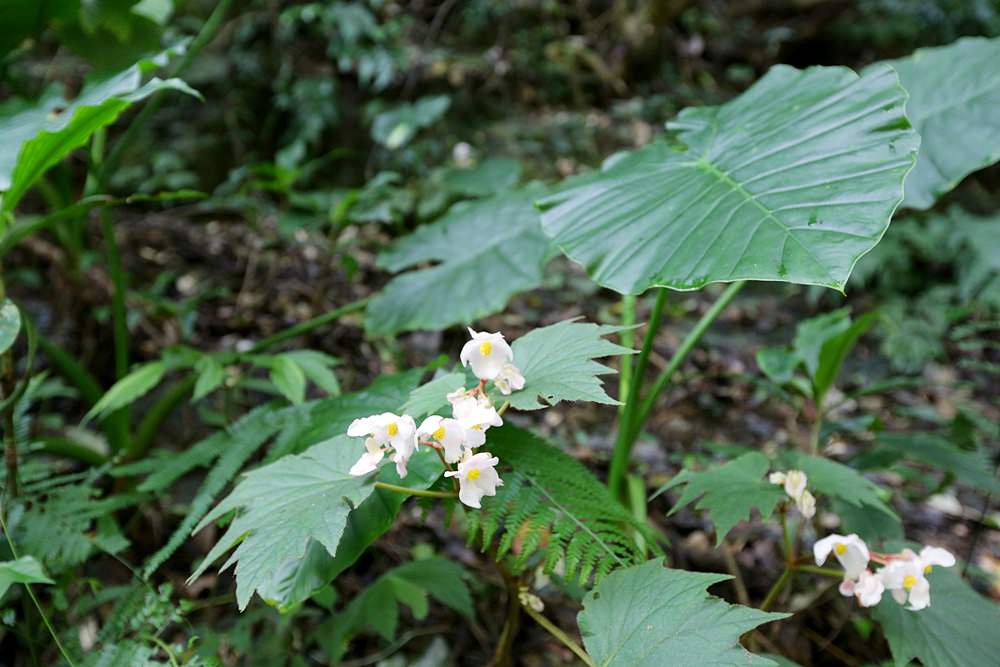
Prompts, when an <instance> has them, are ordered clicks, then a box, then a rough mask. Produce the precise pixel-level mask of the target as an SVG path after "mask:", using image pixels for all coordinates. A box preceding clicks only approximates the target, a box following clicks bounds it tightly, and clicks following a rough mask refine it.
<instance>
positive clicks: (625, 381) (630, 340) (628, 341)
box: [618, 294, 636, 419]
mask: <svg viewBox="0 0 1000 667" xmlns="http://www.w3.org/2000/svg"><path fill="white" fill-rule="evenodd" d="M635 301H636V298H635V295H634V294H626V295H625V296H623V297H622V326H623V327H628V328H627V329H625V330H624V331H622V333H621V344H622V346H623V347H627V348H629V349H632V348H633V347H634V346H635V329H633V328H632V325H634V324H635ZM619 358H620V359H621V370H619V371H618V396H619V398H621V399H624V398H625V397H626V396H628V392H629V387H630V386H631V385H632V355H631V354H625V355H622V356H621V357H619ZM625 405H626V403H625V401H624V400H623V401H622V403H621V405H619V406H618V418H619V419H621V416H622V415H623V414H624V413H625Z"/></svg>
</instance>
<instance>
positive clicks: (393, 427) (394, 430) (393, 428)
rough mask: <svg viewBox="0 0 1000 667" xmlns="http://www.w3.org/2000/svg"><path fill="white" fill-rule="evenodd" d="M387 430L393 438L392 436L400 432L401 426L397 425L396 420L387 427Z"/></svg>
mask: <svg viewBox="0 0 1000 667" xmlns="http://www.w3.org/2000/svg"><path fill="white" fill-rule="evenodd" d="M385 432H386V433H388V434H389V437H390V438H391V437H392V436H394V435H396V434H397V433H399V426H397V425H396V422H392V423H390V424H389V425H388V426H386V427H385Z"/></svg>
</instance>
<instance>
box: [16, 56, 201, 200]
mask: <svg viewBox="0 0 1000 667" xmlns="http://www.w3.org/2000/svg"><path fill="white" fill-rule="evenodd" d="M182 51H183V49H182V48H179V47H175V48H173V49H168V50H166V51H164V52H163V53H161V54H160V55H158V56H156V57H155V58H152V59H144V60H140V61H139V62H138V63H136V64H135V65H133V66H131V67H129V68H128V69H125V70H123V71H121V72H118V73H116V74H113V75H110V76H107V77H105V78H102V79H100V80H99V81H94V82H91V83H89V84H88V85H86V86H85V87H84V89H83V91H81V93H80V94H79V95H78V96H77V97H76V98H75V99H73V100H72V101H68V100H66V99H64V98H63V96H62V94H61V92H60V91H59V86H58V85H54V86H51V87H49V89H48V90H47V91H46V92H45V93H44V94H43V96H42V98H41V99H40V100H38V101H37V102H35V103H28V102H25V101H24V100H18V99H14V100H10V101H9V102H7V103H5V104H3V105H0V143H2V144H3V146H4V150H3V151H2V152H0V192H2V193H3V201H2V204H0V210H2V211H11V210H13V209H14V207H15V206H16V205H17V203H18V202H19V201H20V199H21V197H23V196H24V194H25V192H27V191H28V189H29V188H30V187H31V186H32V185H33V184H34V183H35V181H36V180H37V179H38V178H39V177H40V176H41V175H42V174H43V173H45V171H46V170H48V168H49V167H51V166H53V165H54V164H56V163H57V162H59V161H60V160H62V159H63V158H64V157H66V156H67V155H69V154H70V153H71V152H72V151H74V150H75V149H77V148H79V147H80V146H82V145H83V144H84V143H86V142H87V141H88V140H89V139H90V137H91V136H92V135H93V134H94V132H96V131H97V130H99V129H101V128H102V127H105V126H107V125H110V124H111V123H113V122H115V120H116V119H117V118H118V115H119V114H120V113H121V112H122V111H124V110H125V109H127V108H128V107H129V106H130V105H131V104H133V103H134V102H138V101H140V100H142V99H145V98H146V97H149V96H150V95H152V94H153V93H156V92H159V91H161V90H178V91H181V92H185V93H188V94H190V95H194V96H196V97H198V93H197V92H196V91H195V90H193V89H192V88H190V87H189V86H188V85H187V84H186V83H184V82H183V81H181V80H180V79H168V80H166V81H164V80H161V79H158V78H155V77H154V78H153V79H150V80H149V81H147V82H146V83H145V84H144V83H143V79H144V78H146V75H147V74H148V73H149V72H151V71H153V70H155V69H157V68H159V67H162V66H163V65H164V64H166V62H167V60H168V58H169V57H170V56H172V55H175V54H177V53H180V52H182Z"/></svg>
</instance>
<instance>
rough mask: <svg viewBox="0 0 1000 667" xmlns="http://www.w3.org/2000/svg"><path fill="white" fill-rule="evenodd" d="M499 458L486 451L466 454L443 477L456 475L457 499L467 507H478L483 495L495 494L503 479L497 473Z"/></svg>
mask: <svg viewBox="0 0 1000 667" xmlns="http://www.w3.org/2000/svg"><path fill="white" fill-rule="evenodd" d="M498 463H500V459H498V458H497V457H495V456H491V455H490V454H488V453H486V452H482V453H480V454H473V455H472V456H467V457H466V458H465V460H464V461H462V462H461V463H459V464H458V470H448V471H446V472H445V473H444V476H445V477H458V499H459V500H461V501H462V503H463V504H465V505H468V506H469V507H475V508H476V509H480V508H481V507H482V505H481V504H480V501H481V500H482V499H483V496H495V495H496V494H497V487H498V486H503V480H502V479H500V476H499V475H498V474H497V471H496V465H497V464H498Z"/></svg>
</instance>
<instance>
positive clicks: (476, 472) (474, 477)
mask: <svg viewBox="0 0 1000 667" xmlns="http://www.w3.org/2000/svg"><path fill="white" fill-rule="evenodd" d="M482 474H483V471H482V470H480V469H479V468H473V469H472V470H470V471H469V474H468V477H469V480H470V481H473V482H475V481H476V480H477V479H479V476H480V475H482Z"/></svg>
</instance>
